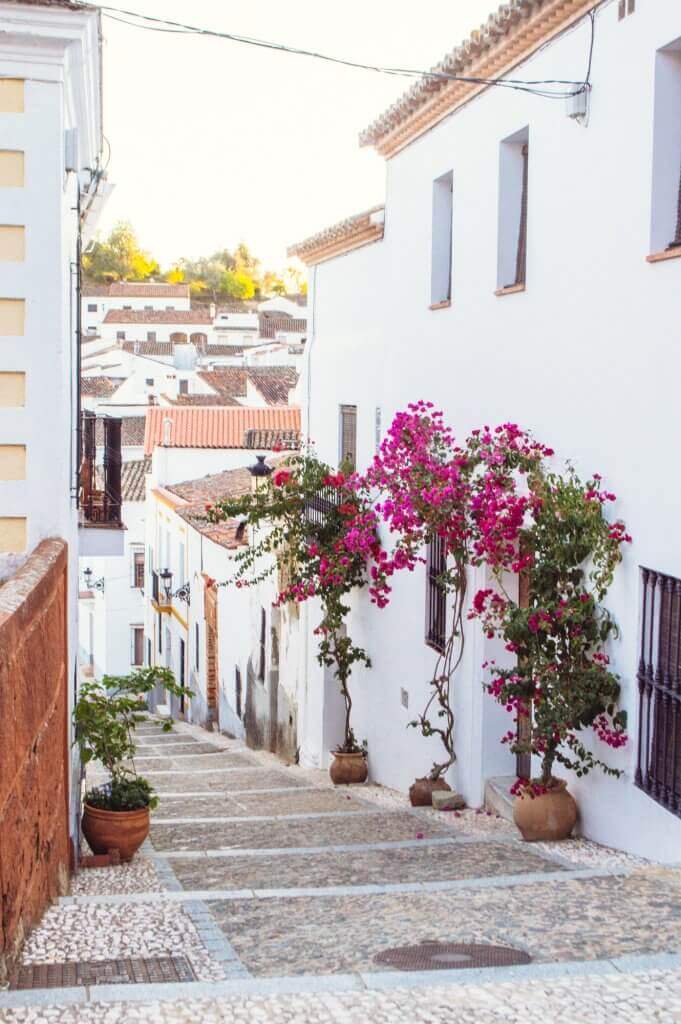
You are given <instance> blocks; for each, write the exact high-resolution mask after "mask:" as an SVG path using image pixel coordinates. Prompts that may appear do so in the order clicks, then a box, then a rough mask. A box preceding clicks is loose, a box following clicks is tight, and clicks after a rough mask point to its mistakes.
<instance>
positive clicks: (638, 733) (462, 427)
mask: <svg viewBox="0 0 681 1024" xmlns="http://www.w3.org/2000/svg"><path fill="white" fill-rule="evenodd" d="M592 17H593V20H592ZM592 32H593V36H592ZM592 46H593V52H592V54H591V58H590V53H591V50H592ZM588 66H590V79H589V82H588V83H587V84H585V85H584V88H583V90H582V91H581V92H578V95H576V96H573V97H572V98H571V100H570V101H569V103H568V104H567V105H566V102H565V101H564V100H563V99H550V98H546V97H542V96H538V95H534V94H532V92H527V91H518V90H517V89H511V88H499V87H490V86H487V87H485V85H484V84H481V83H479V82H478V83H477V84H476V83H475V82H472V81H465V80H452V79H450V80H448V79H446V78H440V79H436V78H431V79H427V80H424V81H422V82H420V83H417V84H416V85H415V86H414V87H413V88H412V89H411V90H410V91H409V93H408V94H407V95H406V96H405V97H404V98H403V99H401V100H398V101H397V102H396V103H395V104H394V105H393V106H392V107H391V108H390V109H389V110H388V111H386V113H385V114H384V115H383V116H382V117H380V118H379V119H378V120H377V121H376V122H374V124H373V125H371V126H370V127H369V128H368V129H367V131H365V132H364V134H363V135H362V142H363V143H364V144H365V145H372V146H374V147H375V148H376V149H377V150H378V152H379V153H381V154H382V155H383V156H384V157H385V158H386V161H387V164H386V170H387V187H386V197H387V198H386V205H385V210H383V209H374V210H371V211H368V212H367V213H365V214H362V215H359V216H357V217H353V218H349V219H348V220H346V221H344V222H343V223H341V224H339V225H336V226H334V227H333V228H330V229H328V230H326V231H323V232H321V233H320V234H318V235H316V236H315V237H313V238H311V239H308V240H306V241H305V242H303V243H302V244H300V245H297V246H296V247H295V248H294V249H293V250H292V252H293V254H295V255H298V256H299V257H300V258H301V259H303V260H304V261H305V262H306V263H307V264H308V266H309V267H310V275H309V276H310V307H311V308H312V309H313V310H314V311H315V313H314V322H313V323H312V324H311V328H310V333H309V339H308V343H307V347H308V350H309V351H308V352H307V353H306V359H307V360H309V370H308V372H309V380H310V389H309V392H308V394H307V396H306V400H305V403H304V413H305V421H304V430H305V431H306V432H309V434H310V435H311V436H312V437H314V439H315V442H316V445H317V449H318V451H319V454H320V456H321V457H322V458H323V459H325V460H328V461H329V462H332V463H336V462H337V461H338V460H339V454H340V446H341V441H340V431H341V429H342V427H343V425H344V424H345V426H346V427H348V424H349V425H350V427H351V428H352V429H354V430H355V432H356V459H357V464H358V467H359V468H360V469H363V468H365V467H366V466H367V464H368V463H369V462H370V460H371V458H372V456H373V454H374V452H375V450H376V447H377V444H378V443H379V441H380V439H381V436H382V433H383V432H384V430H385V428H386V426H387V425H388V424H389V422H390V420H391V419H392V417H393V415H394V413H395V412H396V411H397V410H400V409H403V408H405V407H406V405H407V404H408V403H409V402H411V401H415V400H418V399H427V400H431V401H433V402H434V403H435V405H436V406H437V407H441V408H442V409H443V410H444V411H445V415H446V419H447V420H448V422H449V423H450V424H451V425H452V426H453V428H454V429H455V432H456V434H457V436H459V437H462V438H463V437H465V436H466V434H467V433H468V432H469V431H470V429H472V428H475V427H477V426H480V425H482V424H484V423H492V424H494V423H497V422H503V421H507V420H512V421H515V422H518V423H520V424H521V425H523V426H524V427H526V428H529V429H531V430H532V431H533V432H534V433H535V434H536V436H537V437H538V438H540V439H541V440H542V441H543V442H544V443H546V444H550V445H551V447H553V448H555V450H556V452H557V456H558V457H560V458H569V459H571V460H572V461H573V462H574V464H575V466H576V468H577V470H578V472H580V473H581V474H582V475H584V476H587V475H588V474H590V473H592V472H594V471H598V472H600V473H602V474H603V476H604V479H605V480H606V481H607V485H608V487H609V488H611V489H612V490H613V491H614V492H616V493H617V495H618V502H617V505H616V506H615V511H616V514H617V515H618V516H621V517H622V518H623V519H624V520H625V521H626V523H627V527H628V529H629V531H630V532H631V534H632V535H633V538H634V541H633V544H632V545H631V546H630V547H628V549H627V551H626V552H625V557H624V562H623V564H622V566H621V567H620V568H619V570H618V572H617V575H616V579H615V583H614V586H613V587H612V589H611V591H610V593H609V595H608V605H609V607H610V608H611V610H612V612H613V614H614V616H615V618H616V619H617V621H618V622H619V625H620V627H621V638H620V639H619V640H618V641H615V642H613V643H612V645H611V651H610V653H611V658H612V661H613V665H614V668H615V670H616V671H617V672H618V673H619V674H620V676H621V682H622V696H621V703H622V705H623V707H624V708H626V710H627V712H628V714H629V722H630V726H629V732H630V735H631V741H630V743H629V745H628V747H627V748H626V749H625V750H624V751H618V752H612V751H610V750H600V749H599V750H598V753H599V754H603V755H604V756H605V759H606V760H608V761H609V762H610V763H612V764H614V765H616V766H617V767H620V768H622V769H623V770H624V776H623V778H621V779H620V780H614V779H610V778H606V777H604V776H602V775H599V774H598V773H593V774H592V775H590V776H589V777H588V778H587V779H585V780H578V779H576V778H570V779H569V785H570V788H571V790H572V791H573V792H574V794H575V796H576V798H577V800H578V803H579V808H580V814H581V822H580V827H581V829H582V832H583V833H584V834H585V835H587V836H589V837H592V838H594V839H596V840H599V841H602V842H605V843H609V844H612V845H615V846H618V847H622V848H624V849H627V850H630V851H633V852H635V853H639V854H643V855H646V856H651V857H657V858H662V859H666V860H678V857H679V850H680V849H681V821H680V820H679V817H678V810H679V807H681V793H679V791H678V787H679V786H681V763H679V762H678V757H679V756H680V753H679V752H680V751H681V745H679V744H678V743H677V745H676V755H674V756H676V758H677V764H676V774H675V778H676V783H672V781H671V777H670V778H668V779H667V780H666V783H665V784H664V785H662V784H661V783H659V779H658V782H656V783H655V784H654V785H653V784H648V785H646V779H647V777H649V771H650V765H651V763H652V761H653V760H654V758H655V757H656V756H657V754H656V753H655V750H654V749H653V750H651V752H650V753H649V754H648V755H646V746H647V745H648V744H652V746H653V748H654V745H655V743H662V742H663V741H664V740H663V738H664V729H663V727H662V726H661V725H660V726H659V727H658V726H656V727H655V730H654V732H651V730H650V727H649V726H648V725H647V723H646V717H647V715H648V710H647V709H648V706H649V705H648V694H652V696H653V700H654V699H655V696H657V703H656V704H655V707H656V708H657V711H655V712H654V713H653V718H654V719H655V721H657V719H656V718H655V715H656V714H667V713H668V712H669V713H672V712H671V710H670V709H671V708H672V707H673V704H674V701H678V696H677V697H675V698H673V700H672V699H671V698H668V699H667V703H666V704H665V702H664V700H665V698H663V695H662V691H660V690H659V689H657V690H656V689H655V687H656V686H657V684H656V683H655V681H654V679H653V678H652V677H651V675H650V672H649V668H650V666H649V665H648V667H647V668H645V669H644V675H643V677H642V679H643V682H642V683H641V686H642V691H643V696H642V698H641V697H640V694H639V683H638V681H637V671H638V668H639V663H640V660H641V656H642V655H641V650H640V642H641V631H642V627H643V626H644V625H645V627H646V629H649V628H650V623H649V622H648V620H647V619H646V622H645V623H644V622H643V621H642V614H643V613H642V609H643V593H644V587H643V583H642V580H643V579H646V578H647V579H648V587H647V592H648V599H649V603H648V607H649V606H650V586H651V582H650V579H651V578H650V577H645V576H642V571H641V567H647V568H648V569H650V570H653V571H654V573H655V574H656V575H655V576H654V577H653V587H654V586H655V584H657V588H658V593H659V595H660V597H659V598H658V601H661V600H664V601H666V602H667V604H666V605H664V607H665V608H666V618H665V620H664V621H665V622H666V624H667V625H666V628H670V629H673V631H674V637H675V643H676V644H677V646H676V648H675V649H676V650H677V651H678V649H679V648H678V642H679V628H680V627H679V621H681V616H680V615H679V603H678V602H679V600H680V598H681V584H680V583H679V580H680V579H681V548H680V546H679V544H678V538H677V531H678V522H679V514H680V512H681V471H680V470H679V459H678V453H677V447H678V437H679V433H680V431H681V405H680V403H679V400H678V382H679V373H680V370H681V356H680V355H679V339H678V334H679V326H678V324H679V318H678V308H679V296H680V295H681V259H679V257H681V222H680V220H679V215H678V210H679V172H680V170H681V6H680V5H679V4H678V2H677V0H655V2H647V3H645V2H642V3H640V4H636V5H635V10H634V5H633V4H631V3H629V4H626V3H623V2H618V0H612V2H609V3H602V4H594V3H585V2H584V0H513V2H511V3H508V4H505V5H504V6H503V7H502V8H501V9H500V11H499V13H498V15H494V16H493V17H492V18H491V19H490V21H489V22H488V23H487V24H486V25H485V26H483V29H482V30H481V31H480V32H479V33H477V34H475V35H474V36H473V37H471V39H470V40H469V41H467V42H466V43H464V44H463V45H462V46H460V47H459V48H458V49H456V50H455V51H453V52H452V53H451V54H449V55H448V56H447V57H445V58H444V60H443V62H442V63H441V64H440V65H439V66H438V69H437V70H438V71H441V72H446V73H449V74H451V75H459V76H464V77H465V78H468V79H471V78H473V79H481V78H483V79H486V78H490V77H494V76H499V75H501V76H505V77H506V78H507V79H516V80H521V81H534V82H546V81H548V80H552V81H555V80H561V81H563V82H566V81H567V82H574V83H576V84H575V85H574V86H573V87H572V91H578V90H579V83H584V80H585V75H586V69H587V67H588ZM562 88H563V90H565V88H566V87H565V86H563V87H562ZM552 89H553V90H554V91H555V90H556V87H555V86H553V87H548V86H547V87H546V90H547V91H552ZM568 91H570V90H569V89H568ZM406 253H408V258H405V254H406ZM376 295H380V296H381V301H380V302H377V301H376ZM352 429H351V430H350V433H352ZM346 436H347V435H346ZM657 574H660V575H659V576H658V575H657ZM471 582H472V584H473V588H474V589H477V586H478V585H480V584H483V583H484V582H485V581H484V579H481V578H479V577H476V578H475V579H474V580H472V581H471ZM426 586H427V584H426V579H425V572H421V573H419V572H418V571H417V572H415V573H414V574H413V575H411V576H409V577H406V576H405V578H402V579H398V580H396V581H395V591H394V595H393V599H392V601H391V604H390V606H389V607H388V608H387V609H386V610H384V611H382V612H378V611H376V610H375V609H374V608H373V606H371V605H370V604H369V600H368V598H367V597H364V596H360V597H359V598H358V599H357V600H355V601H354V602H353V612H352V617H351V622H350V632H351V633H352V636H353V638H356V640H357V642H358V643H360V644H362V645H364V646H366V648H367V649H368V651H369V653H370V655H371V659H372V662H373V668H372V669H371V671H365V670H364V671H363V670H360V669H356V670H355V673H354V675H353V683H352V690H353V698H354V707H353V714H354V716H355V730H356V733H357V735H358V736H360V737H366V738H367V739H368V744H369V764H370V772H371V775H372V776H373V778H374V779H375V780H377V781H378V782H380V783H384V784H387V785H390V786H394V787H396V788H398V789H400V790H403V791H406V789H407V788H408V787H409V785H410V783H411V782H412V781H413V779H414V777H415V776H418V775H423V774H424V771H425V770H427V769H428V768H429V767H430V764H431V763H432V761H433V760H434V759H435V756H436V751H435V749H434V744H436V741H435V740H426V739H424V738H422V737H421V736H420V735H419V734H418V733H417V732H416V731H415V730H407V729H406V728H405V726H406V724H407V722H408V721H409V720H410V719H411V718H412V717H413V716H414V713H415V711H417V710H420V709H421V708H422V707H423V706H424V703H425V700H426V698H427V689H426V680H427V679H428V677H429V673H430V672H431V670H432V666H433V658H434V655H433V652H432V651H431V650H430V649H429V648H428V647H427V646H426V644H425V641H424V614H425V602H426ZM664 595H666V596H664ZM674 595H675V596H674ZM657 607H659V603H658V605H657ZM653 627H654V628H653V629H652V633H653V634H654V633H655V630H656V629H658V628H659V627H658V625H657V620H656V622H655V623H653ZM665 644H666V641H665ZM490 646H492V645H490V642H488V641H486V640H485V639H484V638H483V636H482V635H481V633H480V630H479V629H478V628H476V627H475V626H474V625H473V624H469V626H468V627H467V647H466V658H465V662H464V664H463V665H462V666H461V669H460V671H459V672H458V674H457V678H456V681H455V684H454V706H455V713H456V749H457V754H458V762H457V764H456V766H455V768H454V769H453V770H452V771H451V773H450V779H449V780H450V782H452V783H453V784H455V785H456V788H457V789H459V790H460V791H461V792H462V793H463V794H464V796H465V798H466V800H467V801H468V803H469V804H470V805H473V806H476V805H480V804H482V802H483V800H484V799H485V787H486V784H487V783H488V780H490V779H491V778H494V777H498V776H502V777H511V776H514V774H515V764H514V759H513V757H512V756H511V755H510V754H509V753H508V751H507V749H506V748H505V747H503V746H501V745H500V743H499V736H500V735H501V734H502V733H503V732H504V731H505V729H506V728H507V722H506V716H505V715H504V713H503V711H501V710H500V709H499V708H498V707H497V706H496V705H495V704H494V703H493V702H492V701H491V699H490V698H489V697H488V696H487V695H485V694H484V693H483V690H482V686H481V682H482V677H483V673H482V670H481V665H482V663H483V661H485V660H486V658H487V657H489V655H490V654H493V655H496V654H497V652H496V651H491V650H490ZM653 646H654V648H655V650H654V652H653V658H652V659H650V661H653V660H656V662H657V668H658V669H659V673H660V678H662V676H663V675H664V676H665V678H668V677H670V676H674V674H675V675H676V678H678V672H679V666H678V664H674V662H673V657H672V655H671V654H669V655H668V656H667V661H666V662H665V664H664V665H663V664H661V663H660V661H659V659H660V658H661V657H662V653H661V652H662V651H664V650H666V651H668V652H669V651H671V650H672V649H673V644H666V647H665V646H664V645H661V646H660V645H657V641H655V643H654V645H653ZM646 659H648V654H646V655H645V657H644V661H646ZM313 671H314V667H312V668H311V669H310V672H311V673H312V672H313ZM646 673H648V674H646ZM308 686H309V689H310V691H311V692H319V693H321V692H322V690H316V689H315V687H314V686H313V685H311V684H310V683H308ZM328 707H330V705H328ZM328 718H329V714H328V713H327V712H326V711H325V710H324V707H323V706H322V707H320V709H319V712H318V714H317V716H316V720H315V719H314V716H312V717H311V718H309V719H308V723H307V725H308V726H309V727H310V728H309V729H308V731H306V733H305V734H304V736H303V738H302V744H301V746H302V750H301V756H302V759H303V761H304V762H305V763H308V764H321V765H324V764H326V763H327V760H328V751H329V736H328V735H327V734H325V732H324V722H325V721H328ZM648 720H649V721H650V719H648ZM660 721H661V720H660ZM675 721H676V719H675ZM335 729H336V734H337V735H338V733H339V731H340V722H339V721H336V724H335ZM669 730H671V725H670V726H669V729H668V730H667V736H670V735H671V731H669ZM594 742H596V741H594ZM640 750H642V751H643V753H642V754H639V751H640ZM670 751H671V748H669V749H668V750H667V753H668V754H669V756H670V757H671V756H672V755H671V752H670ZM639 758H641V759H639ZM670 770H671V769H670ZM674 785H675V786H676V787H677V789H676V791H672V790H673V787H674ZM675 808H676V810H675Z"/></svg>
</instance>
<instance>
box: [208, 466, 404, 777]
mask: <svg viewBox="0 0 681 1024" xmlns="http://www.w3.org/2000/svg"><path fill="white" fill-rule="evenodd" d="M259 475H260V477H261V484H260V486H259V487H257V488H256V490H255V491H253V492H252V493H250V494H248V495H245V496H244V497H242V498H238V499H234V500H230V499H225V500H224V501H220V502H217V503H216V504H215V505H210V506H207V509H206V511H207V515H208V518H209V519H210V521H212V522H221V521H224V520H225V519H234V518H237V517H238V518H240V519H241V521H242V522H246V524H248V525H250V526H251V527H253V528H254V530H253V532H252V535H251V537H250V538H249V544H248V545H247V546H245V547H243V548H241V549H240V550H239V551H238V553H237V554H236V556H235V562H236V570H235V573H234V577H233V579H232V580H231V581H228V582H233V583H234V584H235V585H236V586H237V587H244V586H253V585H256V584H258V583H260V582H261V581H262V580H263V579H265V578H266V577H267V576H270V575H273V574H275V573H277V574H278V585H279V594H278V597H277V599H276V602H275V604H277V605H282V604H289V603H292V604H294V605H299V604H300V603H302V602H304V601H308V600H309V599H310V598H318V599H319V602H320V604H321V618H320V621H319V624H318V625H317V627H316V629H315V634H316V635H317V636H318V637H319V650H318V652H317V660H318V661H319V663H320V664H321V665H323V666H325V667H327V668H331V669H333V670H334V674H335V677H336V679H337V681H338V685H339V688H340V691H341V695H342V697H343V701H344V704H345V716H344V725H343V740H342V742H341V743H340V744H339V745H338V747H337V748H336V749H335V750H333V751H332V752H331V753H332V755H333V758H334V760H333V763H332V765H331V767H330V775H331V778H332V780H333V782H334V783H336V784H339V783H352V782H364V781H365V779H366V778H367V772H368V768H367V748H366V742H365V743H363V744H359V743H358V742H357V740H356V738H355V734H354V732H353V729H352V725H351V717H350V716H351V711H352V698H351V695H350V689H349V679H350V676H351V674H352V670H353V667H354V666H355V665H356V664H358V663H361V664H363V665H365V666H367V667H369V666H370V664H371V663H370V660H369V656H368V654H367V652H366V651H365V650H364V649H363V648H361V647H359V646H357V645H356V644H354V643H353V641H352V639H351V637H350V636H349V635H348V631H347V619H348V615H349V611H350V608H349V606H348V604H347V603H346V599H347V597H348V595H349V594H350V593H351V592H352V591H353V590H355V589H360V588H362V587H364V586H367V585H368V586H369V591H370V594H371V600H372V602H373V603H375V604H377V605H379V606H382V604H384V603H386V597H385V593H384V584H385V580H384V578H383V576H382V574H381V571H380V566H381V555H382V549H381V545H380V542H379V540H378V535H377V516H376V514H375V512H374V511H373V509H372V508H371V505H370V503H369V502H368V501H366V500H365V499H364V498H363V496H362V495H361V494H360V493H359V492H358V490H357V488H356V487H355V479H354V477H352V476H348V475H346V474H345V473H344V472H334V471H333V470H332V469H331V468H330V467H329V466H328V465H325V464H324V463H323V462H320V461H319V459H317V458H316V457H315V456H314V455H312V454H310V453H305V454H303V455H302V456H295V457H289V458H287V459H285V460H283V461H282V462H280V463H279V465H278V466H277V468H276V470H275V471H274V472H270V473H269V474H263V473H262V471H260V473H259ZM263 525H264V529H261V530H260V531H259V532H258V533H256V529H257V528H259V527H261V526H263Z"/></svg>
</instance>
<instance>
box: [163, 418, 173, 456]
mask: <svg viewBox="0 0 681 1024" xmlns="http://www.w3.org/2000/svg"><path fill="white" fill-rule="evenodd" d="M172 432H173V421H172V420H171V419H170V417H169V416H166V418H165V419H164V420H163V446H164V447H165V448H169V447H170V438H171V435H172Z"/></svg>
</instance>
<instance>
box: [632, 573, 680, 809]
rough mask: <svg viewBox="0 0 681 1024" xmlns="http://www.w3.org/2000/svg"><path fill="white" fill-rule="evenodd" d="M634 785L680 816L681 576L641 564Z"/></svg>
mask: <svg viewBox="0 0 681 1024" xmlns="http://www.w3.org/2000/svg"><path fill="white" fill-rule="evenodd" d="M641 584H642V598H641V600H642V607H641V647H640V657H639V665H638V673H637V679H638V693H639V716H638V741H637V767H636V775H635V781H636V785H637V786H638V787H639V788H640V789H642V790H644V792H646V793H648V795H649V796H651V797H652V798H653V800H656V801H657V802H658V803H659V804H662V806H663V807H665V808H666V809H667V810H668V811H671V812H672V814H676V815H678V816H679V817H681V579H677V578H676V577H674V576H667V575H666V574H665V573H661V572H654V571H652V570H651V569H641Z"/></svg>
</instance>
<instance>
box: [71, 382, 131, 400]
mask: <svg viewBox="0 0 681 1024" xmlns="http://www.w3.org/2000/svg"><path fill="white" fill-rule="evenodd" d="M124 380H125V377H81V378H80V393H81V395H88V396H90V397H92V398H109V397H110V396H111V395H113V393H114V391H117V390H118V389H119V387H120V386H121V384H122V383H123V382H124Z"/></svg>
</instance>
